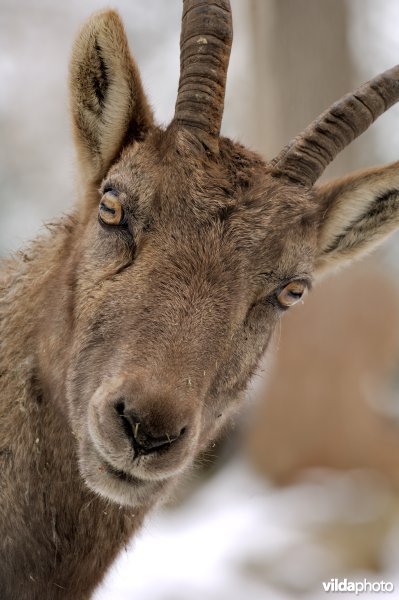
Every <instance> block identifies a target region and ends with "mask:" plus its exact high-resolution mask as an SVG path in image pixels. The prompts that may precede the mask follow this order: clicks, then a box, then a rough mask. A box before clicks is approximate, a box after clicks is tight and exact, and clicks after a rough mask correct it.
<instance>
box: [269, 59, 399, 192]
mask: <svg viewBox="0 0 399 600" xmlns="http://www.w3.org/2000/svg"><path fill="white" fill-rule="evenodd" d="M398 100H399V65H398V66H396V67H394V68H393V69H389V70H388V71H385V72H384V73H382V74H381V75H378V76H377V77H374V79H371V80H370V81H369V82H367V83H365V84H364V85H362V86H361V87H359V88H358V89H357V90H356V91H355V92H353V93H351V94H347V95H346V96H344V97H343V98H341V100H339V101H338V102H336V103H335V104H333V105H332V106H331V107H330V108H328V109H327V110H326V111H324V112H323V113H322V114H321V115H320V116H319V117H318V118H317V119H316V120H315V121H313V123H311V124H310V125H309V126H308V127H307V128H306V129H305V130H304V131H303V132H302V133H301V134H300V135H299V136H297V137H296V138H294V139H293V140H292V141H291V142H290V143H289V144H288V146H286V147H285V148H284V149H283V150H282V151H281V152H280V154H279V155H278V156H277V157H276V158H275V159H274V160H273V161H272V165H273V167H274V169H275V172H276V173H278V174H279V175H285V176H287V177H289V178H290V179H291V180H293V181H295V182H296V183H299V184H301V185H304V186H309V187H311V186H312V185H313V184H314V183H315V181H316V180H317V179H318V178H319V177H320V175H321V174H322V173H323V171H324V170H325V169H326V167H327V166H328V165H329V164H330V162H331V161H332V160H334V158H335V157H336V156H337V154H338V153H339V152H341V150H343V149H344V148H345V146H347V145H348V144H349V143H350V142H352V141H353V140H354V139H355V138H357V137H358V136H359V135H360V134H361V133H363V132H364V131H366V129H367V128H368V127H369V126H370V125H371V124H372V123H373V122H374V121H375V120H376V119H377V118H378V117H379V116H380V115H382V113H384V112H385V111H386V110H387V109H388V108H390V107H391V106H392V104H395V102H397V101H398Z"/></svg>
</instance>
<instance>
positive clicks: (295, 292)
mask: <svg viewBox="0 0 399 600" xmlns="http://www.w3.org/2000/svg"><path fill="white" fill-rule="evenodd" d="M306 288H307V286H306V283H305V282H304V281H291V282H290V283H288V284H287V285H286V286H285V287H283V288H282V289H281V290H280V291H279V292H278V293H277V295H276V297H277V300H278V302H279V304H281V306H282V307H283V308H289V307H290V306H293V305H294V304H296V303H297V302H299V300H300V299H301V298H302V296H303V295H304V293H305V292H306Z"/></svg>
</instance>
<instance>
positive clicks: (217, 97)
mask: <svg viewBox="0 0 399 600" xmlns="http://www.w3.org/2000/svg"><path fill="white" fill-rule="evenodd" d="M232 38H233V26H232V19H231V8H230V2H229V0H183V17H182V29H181V37H180V80H179V91H178V94H177V100H176V109H175V117H174V120H175V122H177V123H178V124H179V125H180V126H182V127H185V128H188V129H190V130H191V131H192V132H193V133H194V134H195V135H196V136H197V137H198V138H199V139H200V140H201V142H202V143H203V144H204V145H205V146H207V148H209V149H210V150H211V151H216V152H217V150H218V138H219V134H220V126H221V122H222V116H223V106H224V94H225V86H226V75H227V68H228V64H229V58H230V48H231V43H232Z"/></svg>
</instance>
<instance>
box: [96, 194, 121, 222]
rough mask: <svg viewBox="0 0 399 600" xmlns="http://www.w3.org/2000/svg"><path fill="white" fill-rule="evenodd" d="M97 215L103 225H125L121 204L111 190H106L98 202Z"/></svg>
mask: <svg viewBox="0 0 399 600" xmlns="http://www.w3.org/2000/svg"><path fill="white" fill-rule="evenodd" d="M98 216H99V218H100V221H101V222H102V223H105V225H125V223H126V219H125V214H124V212H123V208H122V204H121V203H120V201H119V200H118V198H117V197H116V196H115V194H113V193H112V192H106V193H105V194H104V195H103V197H102V199H101V202H100V208H99V212H98Z"/></svg>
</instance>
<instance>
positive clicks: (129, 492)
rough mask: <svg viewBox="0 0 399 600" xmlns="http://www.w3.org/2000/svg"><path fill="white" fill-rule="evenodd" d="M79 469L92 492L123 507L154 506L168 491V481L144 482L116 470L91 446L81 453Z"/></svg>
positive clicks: (146, 480) (83, 449)
mask: <svg viewBox="0 0 399 600" xmlns="http://www.w3.org/2000/svg"><path fill="white" fill-rule="evenodd" d="M79 469H80V473H81V475H82V477H83V480H84V481H85V483H86V485H87V486H88V487H89V488H90V489H91V490H92V491H93V492H95V493H96V494H98V495H100V496H102V497H103V498H105V499H107V500H110V501H111V502H115V503H117V504H120V505H123V506H130V507H133V508H140V507H142V506H146V507H148V506H151V505H153V504H154V503H155V502H156V501H157V500H159V499H160V497H161V496H162V495H163V494H164V493H166V491H167V489H168V487H169V486H168V480H167V479H163V480H159V479H158V480H152V479H143V478H142V477H138V476H136V475H133V474H131V473H127V472H125V471H120V470H118V469H116V468H115V467H114V466H112V465H111V464H110V463H108V462H107V461H106V460H105V459H104V458H103V457H102V456H101V455H100V454H99V453H98V451H97V450H96V448H94V446H93V445H92V444H89V445H88V444H85V447H84V448H82V449H81V452H80V459H79Z"/></svg>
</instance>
